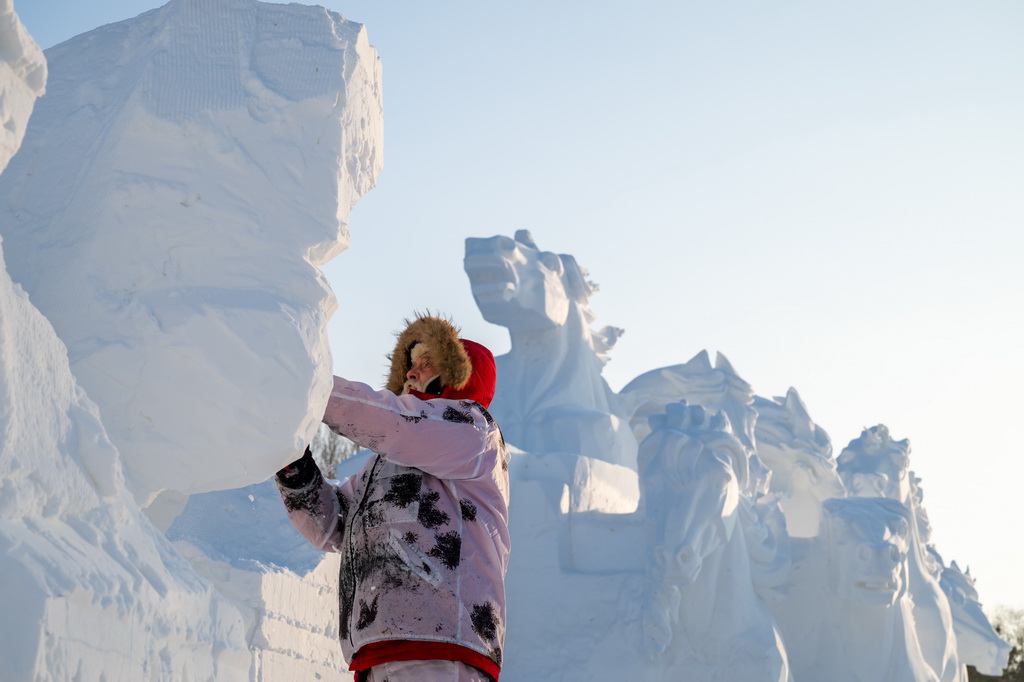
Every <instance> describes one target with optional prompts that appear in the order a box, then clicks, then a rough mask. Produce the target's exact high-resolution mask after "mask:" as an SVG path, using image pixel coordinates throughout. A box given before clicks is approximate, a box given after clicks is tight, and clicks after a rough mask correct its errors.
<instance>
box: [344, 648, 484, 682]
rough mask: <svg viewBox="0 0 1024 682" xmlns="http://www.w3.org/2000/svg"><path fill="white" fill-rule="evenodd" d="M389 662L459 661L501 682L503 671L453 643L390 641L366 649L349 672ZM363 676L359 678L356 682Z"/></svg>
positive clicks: (357, 655) (355, 660)
mask: <svg viewBox="0 0 1024 682" xmlns="http://www.w3.org/2000/svg"><path fill="white" fill-rule="evenodd" d="M390 661H458V662H460V663H465V664H467V665H471V666H473V667H474V668H479V669H480V670H482V671H484V672H485V673H487V674H488V675H490V676H491V677H492V678H494V682H498V675H499V674H500V673H501V668H499V667H498V665H497V664H496V663H495V662H494V661H492V660H491V659H490V658H488V657H487V656H484V655H483V654H482V653H480V652H479V651H473V650H472V649H470V648H468V647H464V646H462V645H461V644H452V643H450V642H428V641H418V640H408V639H388V640H384V641H382V642H372V643H370V644H367V645H366V646H363V647H361V648H360V649H359V651H357V652H356V654H355V656H353V657H352V662H351V663H349V666H348V669H349V671H350V672H355V673H359V672H362V671H364V670H369V669H370V668H372V667H374V666H375V665H380V664H381V663H388V662H390ZM360 677H361V676H359V675H357V676H356V679H360Z"/></svg>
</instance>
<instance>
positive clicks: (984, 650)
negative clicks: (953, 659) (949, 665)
mask: <svg viewBox="0 0 1024 682" xmlns="http://www.w3.org/2000/svg"><path fill="white" fill-rule="evenodd" d="M928 552H929V554H931V556H932V558H933V559H934V561H935V564H936V565H937V566H938V567H939V571H940V577H939V585H940V586H941V587H942V591H943V592H945V593H946V597H948V598H949V606H950V608H951V609H952V612H953V629H954V631H955V632H956V651H957V656H958V658H959V659H960V662H961V663H963V664H964V665H973V666H974V668H975V669H976V670H977V671H978V672H980V673H981V674H983V675H992V676H994V677H999V676H1001V675H1002V674H1003V671H1004V670H1005V668H1006V666H1007V664H1008V663H1009V660H1010V653H1011V652H1012V650H1013V647H1012V646H1010V644H1009V643H1008V642H1006V641H1005V640H1003V638H1002V637H1000V636H999V633H998V632H996V631H995V629H994V628H993V627H992V624H991V623H990V622H989V620H988V616H986V615H985V612H984V611H982V610H981V603H980V602H979V601H978V590H977V588H975V586H974V578H973V577H971V571H970V569H968V570H967V571H966V572H964V571H961V570H960V567H959V566H957V565H956V562H955V561H954V562H952V563H951V564H950V565H949V566H948V567H947V566H945V564H943V562H942V557H941V556H940V555H939V553H938V552H936V551H935V549H933V548H932V547H928Z"/></svg>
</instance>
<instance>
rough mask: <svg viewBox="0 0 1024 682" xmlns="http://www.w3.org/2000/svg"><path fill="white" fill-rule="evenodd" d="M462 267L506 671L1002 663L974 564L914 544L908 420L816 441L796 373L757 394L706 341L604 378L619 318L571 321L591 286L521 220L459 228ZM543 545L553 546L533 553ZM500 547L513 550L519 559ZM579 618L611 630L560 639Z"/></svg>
mask: <svg viewBox="0 0 1024 682" xmlns="http://www.w3.org/2000/svg"><path fill="white" fill-rule="evenodd" d="M465 270H466V273H467V275H468V276H469V280H470V282H471V285H472V290H473V295H474V298H475V300H476V302H477V305H478V306H479V308H480V310H481V312H482V314H483V315H484V318H485V319H487V320H488V321H490V322H493V323H495V324H499V325H503V326H505V327H507V328H508V329H509V334H510V337H511V341H512V343H511V350H510V352H509V353H508V354H507V355H504V356H502V357H500V358H498V367H499V373H500V376H501V377H502V381H501V382H500V384H499V391H498V395H497V396H496V397H495V400H494V404H493V405H492V412H493V413H494V414H495V416H496V418H497V419H498V421H499V423H500V424H502V427H503V431H504V432H505V434H506V439H507V440H508V442H510V443H512V444H513V445H516V446H519V447H520V448H521V451H520V452H518V453H517V456H516V458H515V460H514V466H513V472H514V473H515V475H516V479H517V480H516V483H518V485H514V486H513V491H514V492H513V495H514V496H518V498H519V499H514V500H513V504H512V506H511V511H512V515H513V529H514V530H516V529H518V531H519V532H518V533H516V534H515V537H514V540H515V542H516V550H517V551H516V552H514V553H513V560H512V566H511V568H510V575H509V586H508V589H509V601H510V603H512V604H516V606H517V608H516V609H515V610H511V611H510V612H511V615H510V623H509V638H510V640H513V639H514V640H517V641H510V642H509V643H508V646H507V650H508V651H509V652H510V660H509V661H508V663H507V668H506V670H507V671H508V672H509V673H513V672H514V675H513V676H515V677H519V676H522V678H524V679H526V678H529V679H550V680H554V679H575V678H579V679H619V678H622V677H625V676H630V677H633V678H642V679H650V680H659V679H664V680H669V679H701V680H743V681H749V682H761V681H765V682H768V681H771V682H775V681H785V680H796V682H802V681H811V680H822V679H828V680H833V681H836V682H846V681H849V682H855V681H866V680H870V681H872V682H881V681H890V682H910V681H915V682H917V681H921V682H925V681H928V682H931V681H938V680H941V681H942V682H962V681H964V680H966V670H965V665H967V664H970V665H973V666H975V667H976V668H977V669H978V670H980V671H982V672H985V673H988V674H999V673H1001V671H1002V668H1003V667H1004V666H1005V665H1006V662H1007V657H1008V655H1009V645H1008V644H1007V643H1006V642H1004V641H1002V640H1001V639H1000V638H999V637H998V635H997V634H996V633H995V632H994V630H993V629H992V627H991V626H990V624H989V623H988V621H987V620H986V619H985V617H984V615H983V614H982V612H981V609H980V607H979V604H978V602H977V593H976V592H975V591H974V590H973V581H972V580H971V578H970V576H969V575H967V574H964V573H961V572H960V570H959V569H958V567H957V566H956V564H955V563H953V564H951V565H950V566H949V567H946V566H944V564H943V562H942V559H941V557H939V555H938V554H936V553H935V552H934V551H932V550H930V549H929V548H928V547H927V543H928V539H929V533H930V527H929V525H928V520H927V515H926V514H925V511H924V509H923V507H922V506H921V500H922V495H921V488H920V485H919V483H920V481H919V479H917V478H916V477H915V476H914V475H913V472H911V471H910V470H909V457H908V455H909V451H910V447H909V444H908V442H907V441H905V440H903V441H896V440H893V439H892V438H891V437H890V435H889V432H888V429H886V427H885V426H881V425H880V426H876V427H873V428H870V429H867V430H865V431H864V433H862V434H861V436H860V437H859V438H857V439H855V440H854V441H852V442H851V443H850V445H849V446H848V447H847V448H846V449H844V450H843V451H842V453H840V455H839V458H838V460H834V459H833V458H832V448H831V444H830V441H829V438H828V436H827V434H826V433H825V432H824V431H823V430H822V429H821V428H820V427H819V426H817V425H816V424H814V422H813V421H812V420H811V418H810V416H809V414H808V412H807V409H806V407H805V406H804V404H803V402H802V401H801V400H800V397H799V395H798V394H797V392H796V391H795V390H793V389H790V390H789V392H788V393H787V395H786V396H785V397H783V398H775V399H766V398H762V397H760V396H755V395H754V393H753V391H752V389H751V387H750V386H749V385H748V384H747V383H746V382H745V381H743V379H741V378H740V377H739V375H738V374H737V373H736V371H735V370H734V369H733V368H732V366H731V365H730V364H729V362H728V361H727V360H726V359H725V358H724V357H723V356H722V355H719V356H718V358H717V360H716V362H715V365H714V366H712V365H711V363H710V361H709V358H708V356H707V354H706V353H704V352H702V353H699V354H698V355H697V356H696V357H694V358H693V359H692V360H690V361H689V362H687V363H685V364H682V365H676V366H672V367H665V368H661V369H657V370H653V371H651V372H647V373H645V374H643V375H641V376H639V377H637V378H636V379H635V380H633V381H632V382H630V383H629V384H628V385H627V386H626V387H625V388H623V389H622V391H621V392H620V393H619V394H614V393H613V392H612V391H611V390H610V389H609V388H608V386H607V384H606V383H605V382H604V381H603V379H602V378H601V376H600V372H601V367H602V365H603V364H604V362H605V361H606V359H607V354H608V352H609V351H610V349H611V347H612V346H613V345H614V343H615V340H616V339H617V338H618V336H619V334H621V330H618V329H613V328H609V327H605V328H604V329H602V330H601V331H600V332H593V331H592V330H591V329H590V328H589V325H590V323H591V322H593V315H592V314H591V312H590V310H589V307H588V298H589V296H590V295H591V294H592V293H593V292H594V291H595V287H594V286H593V285H592V284H591V283H590V282H588V281H587V279H586V277H587V275H586V272H585V271H584V270H583V269H582V268H580V267H579V265H578V264H577V263H576V261H575V259H574V258H572V256H567V255H556V254H553V253H550V252H543V251H541V250H540V249H539V248H538V247H537V245H536V243H535V242H534V240H533V238H532V237H531V235H530V234H529V232H527V231H525V230H520V231H519V232H517V233H516V235H515V238H514V239H513V238H509V237H505V236H496V237H492V238H489V239H478V238H471V239H468V240H467V242H466V257H465ZM546 526H555V527H556V528H557V532H555V533H554V534H552V533H550V532H545V527H546ZM545 552H549V553H552V555H553V556H557V557H558V558H559V560H558V564H557V566H553V565H551V564H544V563H543V562H539V561H537V559H536V556H537V555H543V554H544V553H545ZM517 554H518V555H526V556H528V557H533V558H531V559H529V562H528V565H524V564H521V563H518V562H517ZM538 585H548V586H554V588H553V589H551V588H549V589H538V587H537V586H538ZM599 591H603V592H604V593H605V594H608V595H614V596H613V597H612V598H610V599H609V598H605V599H599V598H596V593H597V592H599ZM552 594H559V595H560V596H561V603H564V604H566V609H570V610H573V611H574V612H575V613H578V614H579V618H578V620H576V621H573V620H572V619H571V618H569V619H567V618H565V617H560V618H552V619H548V620H544V619H539V618H530V622H529V623H527V622H522V624H521V625H522V626H521V627H520V626H519V625H520V624H519V623H517V622H514V619H515V618H516V617H517V614H518V613H523V612H526V613H532V612H534V611H544V610H545V609H546V608H548V605H549V604H550V601H548V600H550V599H551V597H552ZM573 602H575V604H574V605H570V604H572V603H573ZM637 605H639V607H637ZM602 611H603V612H604V613H602ZM524 621H525V619H524ZM598 627H607V628H608V629H609V632H610V633H612V634H609V635H608V636H606V637H601V636H598V635H594V636H592V637H586V636H584V635H583V634H577V635H575V636H573V637H572V641H573V644H574V646H575V647H576V648H577V649H578V650H573V649H570V650H569V651H568V652H567V651H566V646H565V641H564V633H565V632H566V631H569V632H582V631H586V630H587V629H588V628H591V629H593V628H598ZM516 651H525V652H529V653H528V654H524V658H523V659H518V658H515V652H516ZM526 657H528V658H529V659H530V660H525V658H526ZM637 671H642V674H639V675H638V674H637Z"/></svg>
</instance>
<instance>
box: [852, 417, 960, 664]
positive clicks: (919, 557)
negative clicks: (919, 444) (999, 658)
mask: <svg viewBox="0 0 1024 682" xmlns="http://www.w3.org/2000/svg"><path fill="white" fill-rule="evenodd" d="M909 464H910V442H909V441H907V440H906V439H904V440H900V441H897V440H893V439H892V438H891V437H890V435H889V429H888V428H886V427H885V426H884V425H881V424H880V425H878V426H873V427H871V428H869V429H865V430H864V431H863V433H861V436H860V438H858V439H856V440H853V441H851V442H850V444H849V445H848V446H847V447H846V448H845V449H844V450H843V451H842V452H841V453H840V455H839V458H838V461H837V469H838V471H839V475H840V476H841V477H842V479H843V483H844V484H845V485H846V489H847V490H848V491H849V494H850V495H855V496H863V497H871V496H878V497H887V498H889V499H891V500H896V501H897V502H900V503H902V504H903V505H904V506H905V507H906V508H907V509H908V510H909V512H910V535H909V541H910V544H909V549H908V568H907V570H908V577H907V580H908V589H909V592H910V597H911V599H912V600H913V604H914V622H915V624H916V627H917V635H918V640H919V641H920V643H921V651H922V653H923V654H924V658H925V661H926V662H927V663H928V665H929V666H931V668H932V670H934V671H935V673H936V675H937V676H938V677H939V679H941V680H942V681H943V682H961V681H963V680H966V671H965V669H964V666H962V665H961V664H960V663H959V661H958V659H957V645H956V635H955V632H954V628H953V616H952V613H951V610H950V605H949V600H948V599H947V598H946V595H945V594H944V593H943V591H942V588H941V587H940V586H939V582H938V580H937V579H936V577H935V575H933V574H932V572H931V571H929V569H928V563H929V558H928V557H927V555H926V544H927V536H925V537H922V534H921V528H922V525H921V516H922V514H923V510H922V508H921V506H920V491H919V488H918V489H916V490H915V486H914V485H913V474H912V472H911V471H910V470H909Z"/></svg>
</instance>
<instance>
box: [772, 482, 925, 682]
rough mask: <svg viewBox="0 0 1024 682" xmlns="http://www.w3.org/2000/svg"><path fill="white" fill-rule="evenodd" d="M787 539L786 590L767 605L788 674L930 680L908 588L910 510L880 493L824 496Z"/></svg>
mask: <svg viewBox="0 0 1024 682" xmlns="http://www.w3.org/2000/svg"><path fill="white" fill-rule="evenodd" d="M822 512H823V517H822V530H821V533H820V534H819V535H817V536H815V537H813V538H801V539H798V540H794V565H793V574H792V579H791V582H790V592H789V596H788V597H787V599H786V600H785V601H782V602H777V603H774V604H772V605H770V608H771V609H772V611H773V613H774V614H775V618H776V621H777V622H778V623H779V626H780V628H781V629H782V636H783V639H784V640H785V642H786V650H787V652H788V654H789V661H790V665H791V666H792V669H793V678H794V679H795V680H797V681H798V682H799V681H802V680H808V681H811V680H828V681H829V682H937V680H938V679H939V678H938V676H937V675H936V674H935V673H934V672H933V671H932V669H931V667H929V666H928V664H927V663H926V662H925V660H924V657H923V655H922V653H921V649H920V645H919V643H918V640H917V633H916V631H915V630H914V620H913V614H912V612H911V609H912V606H911V599H910V597H909V596H908V593H907V580H908V578H907V571H908V564H907V552H908V548H909V546H910V532H911V531H910V527H911V518H910V513H909V512H908V510H907V509H906V507H904V506H903V505H902V504H900V503H899V502H896V501H893V500H889V499H884V498H847V499H842V498H838V499H833V500H828V501H827V502H825V503H824V505H823V507H822Z"/></svg>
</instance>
